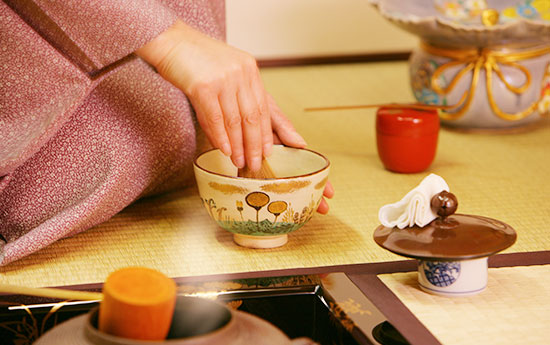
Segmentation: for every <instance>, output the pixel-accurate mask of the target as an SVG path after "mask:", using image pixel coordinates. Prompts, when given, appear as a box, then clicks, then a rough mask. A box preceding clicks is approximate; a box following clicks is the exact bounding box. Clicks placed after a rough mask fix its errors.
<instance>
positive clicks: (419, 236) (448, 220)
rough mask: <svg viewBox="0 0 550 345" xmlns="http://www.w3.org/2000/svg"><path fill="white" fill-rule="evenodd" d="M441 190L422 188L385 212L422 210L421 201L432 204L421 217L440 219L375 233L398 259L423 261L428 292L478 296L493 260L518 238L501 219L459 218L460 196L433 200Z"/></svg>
mask: <svg viewBox="0 0 550 345" xmlns="http://www.w3.org/2000/svg"><path fill="white" fill-rule="evenodd" d="M425 181H426V179H425ZM423 182H424V181H423ZM432 186H433V185H432ZM445 186H446V185H445ZM422 187H423V188H422ZM437 189H440V187H439V186H437V188H432V189H430V187H429V186H427V185H424V186H423V184H421V185H420V186H419V187H417V189H416V190H413V191H411V192H410V193H409V194H407V196H406V197H405V198H404V200H405V199H407V197H408V200H406V202H404V203H401V204H399V203H396V204H393V205H387V206H385V207H388V206H390V208H391V206H394V205H397V206H398V207H393V208H392V209H391V210H389V212H390V213H391V212H393V211H395V210H397V209H398V208H400V207H404V208H409V209H411V208H414V207H422V206H420V204H421V203H422V202H421V199H422V198H424V199H426V198H428V204H427V206H428V208H430V209H429V210H422V211H421V212H425V213H426V214H428V213H432V214H436V215H437V217H436V218H435V219H433V220H431V221H429V218H427V219H426V221H429V222H428V223H426V224H424V223H420V225H419V224H417V222H418V220H419V217H416V220H415V221H414V222H411V223H409V225H408V226H402V227H400V226H401V225H400V224H401V223H400V224H398V226H385V225H380V226H379V227H378V228H376V230H375V231H374V241H375V242H376V243H377V244H378V245H380V246H381V247H383V248H385V249H387V250H389V251H391V252H393V253H395V254H399V255H402V256H405V257H410V258H414V259H417V260H418V282H419V285H420V288H421V289H422V290H424V291H426V292H430V293H434V294H439V295H445V296H466V295H472V294H477V293H479V292H481V291H483V290H484V289H485V288H486V286H487V276H488V266H487V262H488V260H487V258H488V257H489V256H491V255H493V254H496V253H498V252H500V251H502V250H504V249H506V248H508V247H510V246H511V245H512V244H514V242H515V241H516V232H515V231H514V229H513V228H512V227H510V226H509V225H508V224H505V223H503V222H501V221H498V220H496V219H492V218H487V217H482V216H474V215H465V214H454V212H455V211H456V209H457V207H458V201H457V199H456V197H455V196H454V194H452V193H449V192H448V191H447V190H443V191H441V192H438V193H437V194H433V193H432V192H433V191H436V190H437ZM446 189H448V188H446ZM402 201H403V200H402ZM411 202H412V204H411ZM415 205H416V206H415ZM381 211H382V209H381ZM400 218H403V217H400ZM386 225H388V224H386Z"/></svg>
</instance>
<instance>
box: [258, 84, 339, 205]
mask: <svg viewBox="0 0 550 345" xmlns="http://www.w3.org/2000/svg"><path fill="white" fill-rule="evenodd" d="M267 104H268V106H269V109H270V114H271V126H272V128H273V133H274V142H275V143H277V144H284V145H286V146H291V147H298V148H304V147H305V146H306V143H305V141H303V139H301V137H299V138H300V139H301V141H299V140H296V136H295V135H293V134H292V133H293V131H294V132H295V130H294V127H293V126H292V123H291V122H290V121H289V120H288V119H287V118H286V116H285V115H284V114H283V112H282V111H281V109H280V108H279V106H278V105H277V103H275V100H274V99H273V97H271V95H267ZM333 196H334V187H333V186H332V184H331V183H330V181H327V184H326V185H325V189H324V191H323V199H321V203H320V204H319V207H318V208H317V212H319V213H321V214H327V213H328V210H329V205H328V203H327V200H326V199H327V198H328V199H332V197H333Z"/></svg>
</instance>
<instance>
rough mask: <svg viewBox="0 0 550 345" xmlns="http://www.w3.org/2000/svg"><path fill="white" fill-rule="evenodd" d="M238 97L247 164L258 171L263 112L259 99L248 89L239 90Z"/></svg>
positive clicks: (260, 156)
mask: <svg viewBox="0 0 550 345" xmlns="http://www.w3.org/2000/svg"><path fill="white" fill-rule="evenodd" d="M237 98H238V101H239V109H240V112H241V117H242V131H243V143H244V152H245V157H246V165H247V166H248V168H250V170H252V171H258V170H260V167H261V164H262V143H263V141H262V129H261V116H262V114H261V112H260V109H259V105H258V102H257V100H256V99H255V97H254V96H253V95H252V94H251V93H250V92H248V90H246V89H245V90H239V93H238V95H237Z"/></svg>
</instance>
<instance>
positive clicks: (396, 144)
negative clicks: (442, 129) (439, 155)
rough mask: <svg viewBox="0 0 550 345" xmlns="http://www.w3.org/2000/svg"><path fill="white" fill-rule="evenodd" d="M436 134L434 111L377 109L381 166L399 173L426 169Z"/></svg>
mask: <svg viewBox="0 0 550 345" xmlns="http://www.w3.org/2000/svg"><path fill="white" fill-rule="evenodd" d="M438 134H439V116H438V114H437V110H436V109H433V110H418V109H411V108H406V107H403V108H389V107H388V108H385V107H382V108H380V109H378V111H377V113H376V143H377V147H378V155H379V157H380V160H381V161H382V163H383V164H384V167H385V168H386V169H388V170H390V171H394V172H399V173H417V172H421V171H424V170H426V169H427V168H428V167H429V166H430V164H431V163H432V161H433V160H434V157H435V153H436V149H437V138H438Z"/></svg>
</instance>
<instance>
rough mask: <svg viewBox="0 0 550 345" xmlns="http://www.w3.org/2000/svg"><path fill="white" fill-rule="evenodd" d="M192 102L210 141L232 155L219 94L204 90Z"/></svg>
mask: <svg viewBox="0 0 550 345" xmlns="http://www.w3.org/2000/svg"><path fill="white" fill-rule="evenodd" d="M192 103H193V107H194V108H195V110H196V112H197V120H198V121H199V124H200V125H201V127H202V128H203V129H204V132H205V134H206V136H207V137H208V140H210V143H212V145H213V146H214V147H217V148H219V149H220V150H221V151H222V152H223V153H224V154H225V155H226V156H231V153H232V151H231V144H230V142H229V138H228V136H227V133H226V130H225V118H224V113H223V111H222V109H221V106H220V103H219V101H218V95H217V94H214V93H211V92H205V91H203V92H202V93H201V95H200V96H199V97H196V98H194V101H193V102H192Z"/></svg>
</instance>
